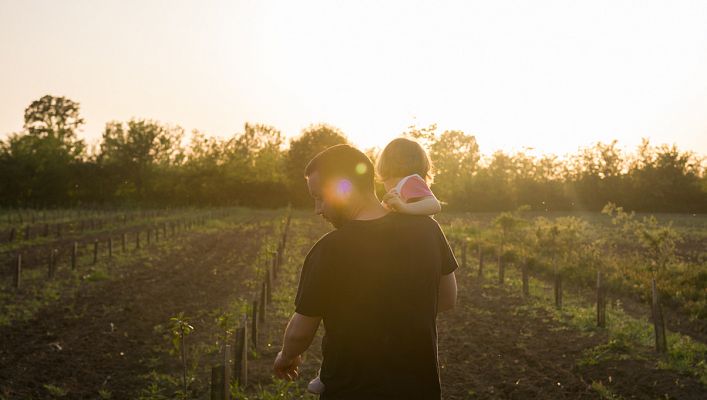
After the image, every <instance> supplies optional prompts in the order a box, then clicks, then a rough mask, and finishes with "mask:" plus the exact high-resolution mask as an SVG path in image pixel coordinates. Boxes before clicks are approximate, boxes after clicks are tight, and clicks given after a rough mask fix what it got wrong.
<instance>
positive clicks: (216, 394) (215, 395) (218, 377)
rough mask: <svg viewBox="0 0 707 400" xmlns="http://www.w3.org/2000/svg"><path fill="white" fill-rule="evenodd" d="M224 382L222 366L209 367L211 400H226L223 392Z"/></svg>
mask: <svg viewBox="0 0 707 400" xmlns="http://www.w3.org/2000/svg"><path fill="white" fill-rule="evenodd" d="M225 380H226V379H225V368H224V366H223V365H217V366H215V367H211V400H224V399H225V398H226V393H224V391H223V387H224V381H225Z"/></svg>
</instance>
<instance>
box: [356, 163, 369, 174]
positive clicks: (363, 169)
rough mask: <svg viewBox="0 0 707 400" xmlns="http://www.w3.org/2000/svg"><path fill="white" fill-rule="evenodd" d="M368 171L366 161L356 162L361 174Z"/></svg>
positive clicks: (357, 171)
mask: <svg viewBox="0 0 707 400" xmlns="http://www.w3.org/2000/svg"><path fill="white" fill-rule="evenodd" d="M366 171H368V167H367V166H366V164H364V163H358V164H356V173H357V174H359V175H363V174H365V173H366Z"/></svg>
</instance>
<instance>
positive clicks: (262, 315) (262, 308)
mask: <svg viewBox="0 0 707 400" xmlns="http://www.w3.org/2000/svg"><path fill="white" fill-rule="evenodd" d="M267 296H268V286H267V283H266V282H263V286H262V288H261V290H260V311H259V312H258V314H260V315H258V317H259V318H260V323H261V324H264V323H265V311H266V305H265V303H266V302H267Z"/></svg>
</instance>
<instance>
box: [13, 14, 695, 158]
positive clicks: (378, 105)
mask: <svg viewBox="0 0 707 400" xmlns="http://www.w3.org/2000/svg"><path fill="white" fill-rule="evenodd" d="M705 21H707V3H706V2H700V1H694V2H691V1H679V2H674V1H670V2H669V1H644V2H638V3H637V2H632V1H603V0H602V1H592V2H568V1H533V2H517V1H494V2H466V1H460V2H451V1H444V2H420V1H414V2H413V1H386V2H373V1H356V2H333V1H304V2H299V1H297V2H293V1H267V2H261V1H257V2H256V1H238V2H235V1H221V2H209V3H208V5H206V3H203V2H195V1H194V2H188V1H184V2H172V1H150V2H142V1H102V2H93V1H71V2H52V1H23V2H19V1H4V2H2V3H0V38H1V39H0V54H2V57H3V62H2V63H1V64H0V70H1V72H2V73H1V74H0V87H2V88H3V90H2V91H3V95H2V97H1V98H0V134H1V135H3V137H4V136H5V135H7V134H9V133H11V132H16V131H19V130H20V129H21V127H22V117H23V110H24V108H25V107H27V105H28V104H30V103H31V102H32V101H33V100H35V99H37V98H39V97H41V96H43V95H45V94H53V95H57V96H67V97H69V98H71V99H73V100H75V101H78V102H79V103H80V104H81V109H82V115H83V116H84V117H85V119H86V125H85V128H84V130H83V133H82V136H83V137H85V138H86V139H88V141H89V142H90V143H97V142H98V140H99V138H100V135H101V133H102V131H103V127H104V125H105V123H106V122H108V121H111V120H118V121H126V120H128V119H130V118H132V117H137V118H150V119H155V120H159V121H162V122H164V123H168V124H175V125H181V126H182V127H184V128H185V129H187V131H190V130H191V129H199V130H201V131H204V132H206V133H207V134H209V135H215V136H220V137H225V136H229V135H233V134H235V133H238V132H240V131H241V130H242V127H243V124H244V123H245V122H253V123H265V124H270V125H273V126H275V127H276V128H278V129H280V130H282V131H283V133H285V135H287V136H288V137H293V136H296V135H297V134H298V133H299V132H300V130H301V129H302V128H304V127H305V126H307V125H309V124H311V123H318V122H326V123H329V124H331V125H334V126H337V127H339V128H340V129H341V130H342V131H343V132H345V133H346V134H347V135H348V136H349V138H350V139H351V140H352V141H353V142H354V143H355V144H357V145H360V146H362V147H371V146H378V147H382V146H383V145H385V143H386V142H387V141H389V140H390V139H391V138H393V137H395V136H397V135H398V134H400V133H401V132H403V131H404V130H405V129H406V127H407V126H409V125H412V124H416V125H418V126H427V125H428V124H431V123H437V124H438V125H439V128H440V129H441V130H444V129H458V130H462V131H464V132H466V133H468V134H473V135H475V136H476V137H477V140H478V142H479V144H480V147H481V151H482V152H483V153H487V154H488V153H490V152H492V151H493V150H496V149H504V150H519V149H521V148H523V147H533V148H536V149H538V150H539V151H542V152H554V153H560V154H562V153H566V152H573V151H575V150H576V149H577V148H578V147H579V146H587V145H591V144H592V143H594V142H596V141H610V140H611V139H614V138H615V139H618V140H619V142H620V144H621V145H622V146H630V147H633V146H635V145H636V144H637V143H638V142H639V141H640V138H641V137H649V138H651V140H652V141H653V142H654V143H676V144H677V145H678V146H680V147H681V148H686V149H691V150H694V151H697V152H699V153H707V113H705V112H704V111H705V110H707V51H705V49H707V24H706V23H705Z"/></svg>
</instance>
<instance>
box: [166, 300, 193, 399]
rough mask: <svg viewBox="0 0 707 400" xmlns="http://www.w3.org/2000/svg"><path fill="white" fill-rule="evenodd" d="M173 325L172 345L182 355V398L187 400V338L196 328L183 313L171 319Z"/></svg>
mask: <svg viewBox="0 0 707 400" xmlns="http://www.w3.org/2000/svg"><path fill="white" fill-rule="evenodd" d="M169 321H170V323H171V333H172V345H173V346H174V349H175V350H176V351H177V352H178V353H179V354H180V358H181V362H182V389H183V392H182V396H183V398H185V399H186V397H187V352H186V343H185V338H186V336H188V335H189V334H190V333H191V332H192V331H193V330H194V327H193V326H191V325H190V324H189V321H188V320H187V318H186V317H185V316H184V313H183V312H180V313H179V315H177V316H176V317H172V318H170V319H169Z"/></svg>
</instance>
